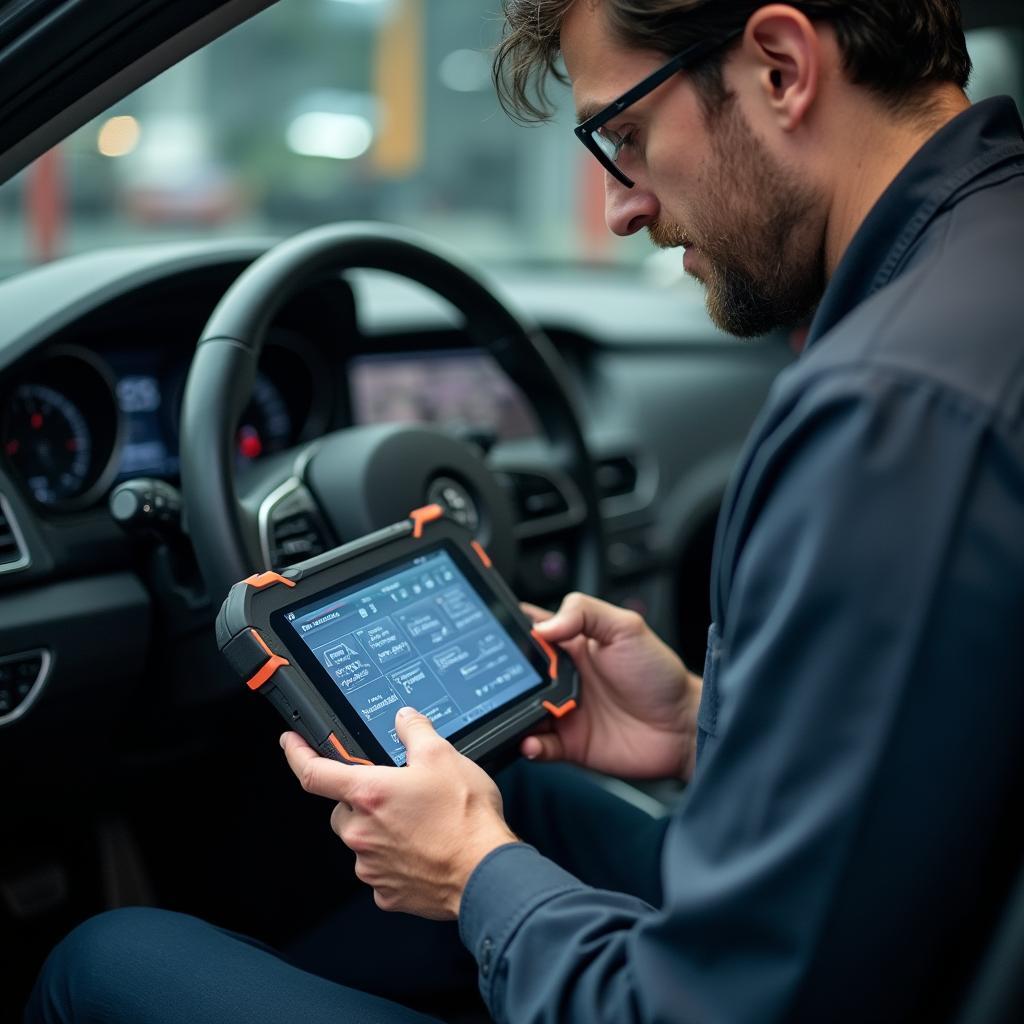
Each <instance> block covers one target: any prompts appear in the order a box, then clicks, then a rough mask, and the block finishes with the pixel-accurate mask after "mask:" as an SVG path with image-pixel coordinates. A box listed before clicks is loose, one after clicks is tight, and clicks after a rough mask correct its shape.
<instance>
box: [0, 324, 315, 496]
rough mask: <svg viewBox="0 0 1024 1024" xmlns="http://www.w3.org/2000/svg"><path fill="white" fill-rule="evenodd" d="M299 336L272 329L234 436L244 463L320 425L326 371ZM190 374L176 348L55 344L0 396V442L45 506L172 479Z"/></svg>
mask: <svg viewBox="0 0 1024 1024" xmlns="http://www.w3.org/2000/svg"><path fill="white" fill-rule="evenodd" d="M320 361H321V359H320V357H319V353H318V352H316V351H315V350H314V349H313V347H312V346H311V345H309V344H308V343H307V342H306V340H305V339H304V338H302V337H301V336H299V335H297V334H295V333H293V332H291V331H288V330H284V329H273V330H272V331H271V334H270V337H268V340H267V343H266V344H265V346H264V349H263V354H262V356H261V359H260V365H259V369H258V371H257V374H256V379H255V381H254V383H253V388H252V395H251V398H250V401H249V404H248V405H247V406H246V408H245V410H244V412H243V413H242V415H241V417H240V418H239V422H238V427H237V429H236V434H235V445H236V458H237V461H238V464H239V465H244V464H246V463H248V462H252V461H254V460H256V459H259V458H261V457H263V456H264V455H267V454H270V453H272V452H278V451H282V450H284V449H286V448H288V447H290V446H292V445H294V444H296V443H298V442H299V441H301V440H305V439H307V438H311V437H315V436H318V435H319V434H320V433H322V432H323V431H324V430H326V428H327V425H328V418H329V409H330V406H331V398H330V395H329V394H325V393H324V390H325V388H327V387H328V386H329V385H328V381H329V376H330V375H329V372H328V371H327V368H326V367H325V366H321V365H320ZM187 373H188V357H187V356H184V357H183V356H182V353H181V352H180V350H176V349H170V350H168V349H166V348H163V347H160V348H145V347H124V346H114V347H104V346H102V344H100V345H96V346H89V347H85V346H82V345H77V344H76V345H59V346H55V347H52V348H49V349H46V350H44V351H43V353H42V354H41V355H40V356H39V357H37V358H36V359H35V360H34V361H33V362H32V363H31V364H29V365H28V366H27V367H26V368H25V369H23V370H22V372H21V373H19V374H18V375H17V376H16V378H15V379H14V380H13V381H12V383H11V384H10V385H9V386H8V387H7V388H6V389H5V391H4V393H3V395H2V396H0V397H2V409H3V415H2V417H0V446H2V449H3V457H4V458H5V459H6V461H7V463H8V465H9V467H10V468H11V470H12V471H13V474H14V476H15V477H16V478H18V479H19V480H20V482H21V483H22V484H23V485H24V487H25V489H26V490H27V492H28V493H29V495H30V496H31V497H32V499H33V500H34V501H35V502H36V503H37V504H38V505H40V506H42V507H43V508H45V509H47V510H49V511H52V512H73V511H77V510H81V509H86V508H89V507H91V506H93V505H95V504H97V503H98V502H99V501H101V500H102V499H103V498H104V497H105V495H106V494H107V492H108V491H109V489H110V488H111V486H113V485H114V484H116V483H118V482H120V481H122V480H127V479H130V478H133V477H156V478H158V479H162V480H167V481H170V482H177V479H178V430H179V425H180V414H181V402H182V397H183V395H184V389H185V378H186V375H187Z"/></svg>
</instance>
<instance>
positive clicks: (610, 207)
mask: <svg viewBox="0 0 1024 1024" xmlns="http://www.w3.org/2000/svg"><path fill="white" fill-rule="evenodd" d="M660 211H661V207H660V205H659V204H658V199H657V196H655V194H654V193H653V192H651V191H650V190H649V189H646V188H644V186H643V184H641V183H640V182H637V183H636V184H635V185H634V186H633V187H632V188H626V186H625V185H623V184H622V182H620V181H617V180H616V179H615V178H613V177H612V176H611V175H610V174H605V176H604V220H605V223H606V224H607V225H608V230H609V231H612V232H613V233H614V234H616V235H621V236H622V237H625V236H626V235H635V234H636V233H637V232H638V231H640V230H642V229H643V228H645V227H647V225H648V224H653V223H654V221H656V220H657V219H658V214H659V212H660Z"/></svg>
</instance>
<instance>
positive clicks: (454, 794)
mask: <svg viewBox="0 0 1024 1024" xmlns="http://www.w3.org/2000/svg"><path fill="white" fill-rule="evenodd" d="M395 727H396V728H397V730H398V736H399V739H401V741H402V742H403V743H404V744H405V748H406V752H407V756H408V764H407V765H406V767H405V768H384V767H366V766H361V765H345V764H340V763H338V762H337V761H331V760H330V759H328V758H325V757H321V756H320V755H319V754H317V752H316V751H315V750H313V749H312V747H310V746H309V744H307V743H306V741H305V740H304V739H303V738H302V737H301V736H299V734H298V733H294V732H287V733H285V734H284V735H283V736H282V737H281V746H282V747H283V748H284V752H285V756H286V757H287V758H288V764H289V766H290V767H291V769H292V771H293V772H294V773H295V776H296V778H298V780H299V782H301V783H302V788H303V789H305V790H306V791H307V792H310V793H316V794H317V795H318V796H325V797H328V798H329V799H331V800H337V801H339V803H338V805H337V807H335V808H334V813H333V814H332V815H331V828H332V829H333V830H334V831H335V832H336V833H337V834H338V836H339V838H340V839H341V841H342V842H343V843H344V844H345V845H346V846H347V847H349V849H351V850H352V851H353V853H355V855H356V876H357V877H358V878H359V879H361V880H362V881H363V882H365V883H366V884H367V885H369V886H370V887H371V888H372V889H373V895H374V900H375V901H376V903H377V906H378V907H380V908H381V909H382V910H401V911H404V912H405V913H407V914H416V915H417V916H419V917H428V918H431V919H433V920H438V921H442V920H449V919H452V918H456V917H458V916H459V906H460V903H461V901H462V891H463V889H465V887H466V882H467V881H468V880H469V876H470V875H471V874H472V873H473V869H474V868H475V867H476V866H477V864H479V863H480V861H481V860H483V858H484V857H485V856H486V855H487V854H488V853H490V852H491V850H494V849H497V848H498V847H499V846H503V845H504V844H505V843H510V842H515V841H516V837H515V836H514V835H513V834H512V832H511V831H510V830H509V827H508V826H507V825H506V824H505V820H504V818H503V817H502V811H501V794H500V793H499V792H498V788H497V786H495V785H494V782H493V781H492V780H491V779H490V777H489V776H488V775H487V773H486V772H484V770H483V769H482V768H480V767H479V766H478V765H476V764H474V763H473V762H472V761H470V760H469V758H466V757H463V756H462V755H461V754H459V753H458V752H457V751H456V750H455V748H454V747H453V746H452V745H451V744H450V743H449V742H448V741H447V740H445V739H442V738H441V737H440V736H438V735H437V733H436V732H435V731H434V727H433V725H432V724H431V722H430V719H428V718H425V717H424V716H423V715H421V714H419V712H417V711H414V710H413V709H412V708H402V709H401V710H400V711H399V712H398V716H397V717H396V719H395Z"/></svg>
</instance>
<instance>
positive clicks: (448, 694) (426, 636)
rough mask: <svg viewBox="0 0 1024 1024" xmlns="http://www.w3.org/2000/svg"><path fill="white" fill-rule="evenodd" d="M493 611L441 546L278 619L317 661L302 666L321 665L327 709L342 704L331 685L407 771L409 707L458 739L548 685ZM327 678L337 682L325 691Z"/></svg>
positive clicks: (306, 661)
mask: <svg viewBox="0 0 1024 1024" xmlns="http://www.w3.org/2000/svg"><path fill="white" fill-rule="evenodd" d="M496 612H497V613H498V614H502V615H504V609H502V608H500V606H496V605H492V604H491V603H489V602H488V601H487V600H485V599H484V597H483V596H482V595H481V593H480V592H478V591H477V589H476V588H475V587H474V586H473V585H472V584H471V583H470V581H469V580H468V579H467V577H466V574H465V573H464V572H463V570H462V569H461V568H460V567H459V565H458V563H457V560H456V559H455V558H453V557H452V553H450V552H449V551H448V550H447V549H446V548H445V547H439V548H437V549H434V550H432V551H428V552H426V553H424V554H422V555H419V556H417V557H416V558H414V559H411V560H409V561H406V562H404V563H399V564H397V565H395V566H392V567H390V568H389V569H388V570H386V571H385V572H377V573H375V574H374V575H373V576H372V577H370V578H364V579H362V580H359V581H357V582H355V583H349V584H345V585H343V586H342V587H335V588H333V589H331V590H329V591H325V592H324V593H322V594H319V595H317V596H316V597H314V598H310V599H308V600H306V601H304V602H303V603H302V604H301V605H295V606H292V607H290V608H285V609H283V610H282V611H280V612H277V613H275V616H274V618H275V619H277V620H278V626H277V628H278V629H280V627H281V626H287V627H289V628H290V629H291V630H293V631H294V632H295V634H296V635H297V636H298V637H299V639H300V640H301V641H302V644H303V645H304V647H305V648H306V649H307V650H308V652H309V655H311V656H312V657H311V658H310V657H305V656H304V657H302V658H300V659H299V660H300V661H301V662H302V663H303V665H304V667H306V668H307V672H309V669H310V666H311V665H312V664H313V663H314V662H315V671H316V673H317V674H318V675H319V676H320V678H319V679H318V680H317V682H318V683H319V684H320V685H318V689H320V690H321V692H322V693H324V696H325V697H327V698H328V701H329V703H331V704H332V705H334V706H337V703H338V702H337V700H336V699H335V700H331V699H330V697H331V687H333V690H334V692H335V694H334V695H335V696H336V695H337V694H340V695H341V696H343V697H344V699H345V701H346V703H347V704H348V705H349V706H350V707H351V708H352V709H354V711H355V712H356V713H357V715H358V719H359V723H360V724H361V725H363V726H365V727H366V728H367V729H368V730H369V732H370V733H371V734H372V736H373V738H374V739H375V740H376V741H377V743H379V744H380V746H381V748H382V749H383V751H384V752H385V753H386V754H387V755H388V757H390V758H391V759H392V760H393V761H394V762H395V764H404V762H405V748H404V747H403V746H402V743H401V742H400V741H399V739H398V736H397V734H396V733H395V714H396V713H397V711H398V709H399V708H400V707H402V705H403V704H409V705H412V707H414V708H416V709H417V710H419V711H421V712H422V713H423V714H424V715H426V716H427V717H428V718H430V720H431V721H432V722H433V723H434V727H435V728H436V729H437V731H438V733H440V735H441V736H444V737H447V738H448V739H453V738H454V737H456V736H457V735H458V734H459V733H461V732H462V731H464V730H465V729H466V728H468V727H469V726H471V725H474V724H476V725H478V724H480V720H481V719H483V718H485V717H486V716H488V715H493V714H495V713H497V712H498V711H500V709H501V708H502V707H504V706H505V705H507V704H508V703H509V702H510V701H513V700H515V699H516V698H518V697H521V696H523V695H525V694H527V693H529V692H530V691H531V690H534V689H536V688H538V687H539V686H541V685H543V684H544V682H545V681H544V680H543V678H542V676H541V674H540V673H539V672H538V671H537V668H536V666H535V665H534V664H533V663H532V661H534V660H536V659H535V658H531V657H528V656H527V653H525V652H524V650H522V649H521V648H520V645H519V644H517V642H516V641H515V640H514V639H513V637H512V636H510V635H509V633H508V631H507V629H506V628H505V627H504V626H503V625H502V623H501V622H499V620H498V618H497V617H496V614H495V613H496ZM521 632H522V631H521ZM524 635H525V633H524ZM300 653H301V654H303V655H305V652H300ZM324 677H326V678H327V679H328V680H329V681H330V684H331V687H328V689H327V692H325V690H324V687H323V685H322V684H323V681H324ZM359 731H362V730H359Z"/></svg>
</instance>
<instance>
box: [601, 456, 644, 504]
mask: <svg viewBox="0 0 1024 1024" xmlns="http://www.w3.org/2000/svg"><path fill="white" fill-rule="evenodd" d="M636 481H637V468H636V462H635V461H634V459H633V458H632V457H631V456H629V455H619V456H617V457H615V458H612V459H601V460H599V461H598V463H597V490H598V493H599V494H600V495H601V497H602V498H621V497H622V496H623V495H626V494H632V493H633V492H634V491H635V490H636Z"/></svg>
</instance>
